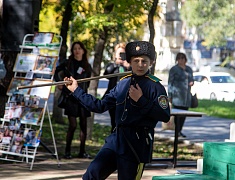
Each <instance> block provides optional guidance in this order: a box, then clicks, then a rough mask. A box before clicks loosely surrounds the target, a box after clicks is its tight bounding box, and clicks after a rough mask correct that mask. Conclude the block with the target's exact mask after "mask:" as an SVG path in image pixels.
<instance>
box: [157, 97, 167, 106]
mask: <svg viewBox="0 0 235 180" xmlns="http://www.w3.org/2000/svg"><path fill="white" fill-rule="evenodd" d="M158 103H159V105H160V106H161V107H162V109H166V108H168V98H167V97H166V96H165V95H161V96H159V97H158Z"/></svg>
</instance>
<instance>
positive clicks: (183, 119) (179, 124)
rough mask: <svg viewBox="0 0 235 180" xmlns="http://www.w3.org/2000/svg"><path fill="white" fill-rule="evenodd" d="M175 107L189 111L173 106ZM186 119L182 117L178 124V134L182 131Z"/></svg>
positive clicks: (183, 108) (185, 108)
mask: <svg viewBox="0 0 235 180" xmlns="http://www.w3.org/2000/svg"><path fill="white" fill-rule="evenodd" d="M173 107H174V108H176V109H182V110H188V107H182V106H175V105H173ZM185 119H186V117H180V120H179V122H178V132H181V131H182V129H183V126H184V122H185Z"/></svg>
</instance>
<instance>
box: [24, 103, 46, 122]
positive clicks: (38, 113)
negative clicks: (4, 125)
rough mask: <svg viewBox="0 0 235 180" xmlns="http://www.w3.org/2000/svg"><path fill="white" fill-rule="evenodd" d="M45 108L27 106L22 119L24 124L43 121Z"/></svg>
mask: <svg viewBox="0 0 235 180" xmlns="http://www.w3.org/2000/svg"><path fill="white" fill-rule="evenodd" d="M42 113H43V108H32V107H25V108H24V111H23V112H22V114H21V117H20V120H21V123H23V124H32V125H37V124H39V123H40V121H41V117H42Z"/></svg>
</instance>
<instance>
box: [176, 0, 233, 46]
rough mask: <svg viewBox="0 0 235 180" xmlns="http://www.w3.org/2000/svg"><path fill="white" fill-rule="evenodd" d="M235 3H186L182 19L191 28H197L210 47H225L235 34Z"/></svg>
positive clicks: (219, 0) (212, 0)
mask: <svg viewBox="0 0 235 180" xmlns="http://www.w3.org/2000/svg"><path fill="white" fill-rule="evenodd" d="M234 6H235V2H234V1H232V0H227V1H224V0H200V1H193V0H190V1H185V4H184V6H183V7H182V10H181V12H180V13H181V18H182V19H183V20H184V21H185V22H186V23H187V25H188V26H189V27H197V29H198V33H199V34H200V35H201V36H202V37H204V38H205V41H206V44H207V45H208V46H221V45H224V43H225V41H226V39H227V38H229V37H232V36H233V35H234V34H235V29H234V27H233V26H231V24H235V19H234V15H235V7H234Z"/></svg>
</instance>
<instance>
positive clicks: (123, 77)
mask: <svg viewBox="0 0 235 180" xmlns="http://www.w3.org/2000/svg"><path fill="white" fill-rule="evenodd" d="M131 75H132V74H128V75H126V76H124V77H122V78H121V79H120V81H121V80H123V79H125V78H128V77H130V76H131Z"/></svg>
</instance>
